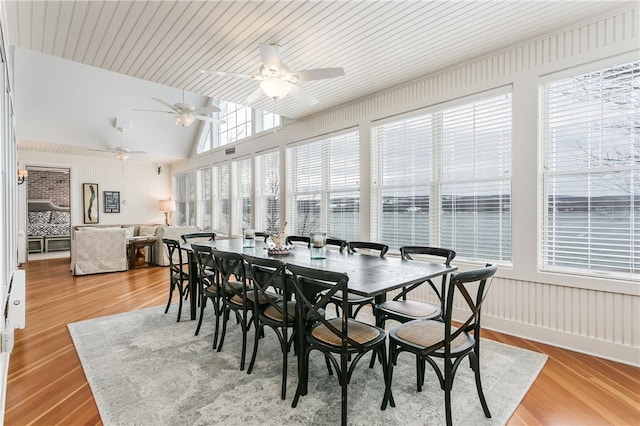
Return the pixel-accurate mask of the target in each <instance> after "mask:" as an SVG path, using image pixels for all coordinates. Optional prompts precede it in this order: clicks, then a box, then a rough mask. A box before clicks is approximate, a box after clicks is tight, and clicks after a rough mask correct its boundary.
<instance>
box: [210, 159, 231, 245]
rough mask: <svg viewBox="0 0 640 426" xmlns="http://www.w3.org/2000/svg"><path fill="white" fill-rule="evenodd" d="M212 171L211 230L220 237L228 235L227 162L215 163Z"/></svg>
mask: <svg viewBox="0 0 640 426" xmlns="http://www.w3.org/2000/svg"><path fill="white" fill-rule="evenodd" d="M212 172H213V191H212V195H213V231H214V232H216V233H217V234H219V235H220V236H221V237H227V236H229V235H230V228H229V225H230V217H229V213H230V211H229V207H230V206H229V204H230V200H229V163H220V164H215V165H214V166H213V169H212Z"/></svg>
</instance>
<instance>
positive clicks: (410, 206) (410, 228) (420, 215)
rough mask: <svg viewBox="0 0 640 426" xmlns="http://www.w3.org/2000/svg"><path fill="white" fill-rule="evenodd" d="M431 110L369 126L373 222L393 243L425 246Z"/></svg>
mask: <svg viewBox="0 0 640 426" xmlns="http://www.w3.org/2000/svg"><path fill="white" fill-rule="evenodd" d="M431 133H432V129H431V115H430V114H429V115H426V116H422V117H417V118H412V119H408V120H405V121H399V122H395V123H389V124H385V125H382V126H379V127H377V128H375V129H374V135H373V140H374V141H375V143H374V150H373V152H372V154H373V157H374V158H373V167H372V173H373V176H372V190H373V194H372V202H373V203H374V206H373V208H372V209H371V212H372V214H373V216H374V217H373V220H372V226H373V227H374V228H377V229H378V232H377V235H375V236H374V238H375V239H376V240H378V241H381V242H384V243H385V244H387V245H389V246H390V247H393V248H396V249H397V248H400V247H402V246H404V245H429V196H430V193H431V190H432V189H431Z"/></svg>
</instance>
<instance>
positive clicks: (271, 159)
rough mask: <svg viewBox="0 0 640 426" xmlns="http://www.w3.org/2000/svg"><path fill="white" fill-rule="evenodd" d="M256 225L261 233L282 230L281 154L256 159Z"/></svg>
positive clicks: (271, 153)
mask: <svg viewBox="0 0 640 426" xmlns="http://www.w3.org/2000/svg"><path fill="white" fill-rule="evenodd" d="M255 164H256V169H255V170H256V176H258V179H256V190H255V197H256V198H255V200H256V224H255V227H256V229H257V230H259V231H266V232H277V231H279V230H280V154H279V152H278V151H273V152H269V153H266V154H262V155H258V156H256V157H255Z"/></svg>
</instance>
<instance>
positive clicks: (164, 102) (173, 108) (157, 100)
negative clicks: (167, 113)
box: [151, 97, 180, 113]
mask: <svg viewBox="0 0 640 426" xmlns="http://www.w3.org/2000/svg"><path fill="white" fill-rule="evenodd" d="M151 99H153V100H154V101H156V102H160V103H161V104H162V105H164V106H166V107H167V108H169V109H171V111H174V112H178V113H179V112H180V110H179V109H178V108H176V107H175V106H173V105H172V104H170V103H169V102H166V101H163V100H162V99H158V98H153V97H152V98H151Z"/></svg>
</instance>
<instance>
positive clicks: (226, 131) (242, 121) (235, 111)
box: [214, 101, 251, 146]
mask: <svg viewBox="0 0 640 426" xmlns="http://www.w3.org/2000/svg"><path fill="white" fill-rule="evenodd" d="M218 107H219V108H220V112H219V113H218V117H219V118H220V119H221V120H224V123H220V124H217V126H218V127H219V129H220V131H219V133H218V134H217V135H216V136H217V143H214V146H222V145H226V144H228V143H231V142H235V141H237V140H239V139H243V138H246V137H248V136H251V108H249V107H246V106H243V105H239V104H234V103H231V102H227V101H220V102H219V103H218Z"/></svg>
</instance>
